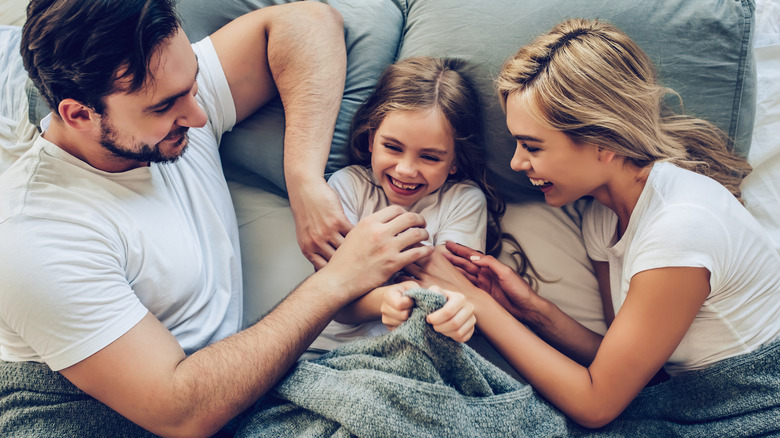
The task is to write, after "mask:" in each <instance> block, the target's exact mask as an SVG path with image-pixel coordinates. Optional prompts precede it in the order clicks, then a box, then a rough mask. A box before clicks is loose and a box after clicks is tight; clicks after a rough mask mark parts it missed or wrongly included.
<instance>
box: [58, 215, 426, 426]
mask: <svg viewBox="0 0 780 438" xmlns="http://www.w3.org/2000/svg"><path fill="white" fill-rule="evenodd" d="M424 226H425V220H424V219H423V218H422V216H420V215H418V214H414V213H407V212H405V211H404V210H403V209H402V208H401V207H398V206H391V207H388V208H386V209H383V210H381V211H379V212H377V213H375V214H373V215H371V216H369V217H368V218H366V219H364V220H363V221H361V223H360V224H359V225H358V226H356V227H355V229H354V230H353V231H352V232H351V233H350V235H349V236H348V237H347V238H346V239H345V240H344V242H343V244H342V246H341V248H340V249H339V250H338V252H337V253H336V254H334V256H333V258H332V259H331V261H330V263H328V265H327V266H326V267H325V268H323V269H321V270H320V271H318V272H317V273H315V274H313V275H312V276H311V277H309V278H308V279H307V280H306V281H304V282H303V283H302V284H301V285H300V286H299V287H298V288H297V289H296V290H295V291H294V292H292V293H291V294H290V295H289V296H288V297H287V298H286V299H285V300H284V301H282V302H281V303H280V304H279V305H278V306H277V307H276V308H275V309H274V310H273V311H272V312H271V313H270V314H269V315H268V316H266V317H265V318H263V319H262V320H261V321H259V322H258V323H257V324H255V325H254V326H252V327H250V328H248V329H246V330H244V331H242V332H240V333H237V334H235V335H233V336H230V337H228V338H226V339H223V340H222V341H219V342H216V343H214V344H212V345H211V346H209V347H206V348H204V349H202V350H200V351H198V352H196V353H194V354H192V355H190V356H188V357H185V355H184V352H183V351H182V349H181V348H180V347H179V345H178V343H177V342H176V339H175V338H174V337H173V335H171V333H170V332H169V331H168V330H167V329H166V328H165V327H164V326H163V325H162V324H161V323H160V322H159V321H158V320H157V319H156V318H155V317H154V316H152V315H150V314H148V315H146V317H144V319H143V320H142V321H141V322H140V323H138V324H137V325H136V326H135V327H134V328H132V329H131V330H130V331H129V332H127V333H125V334H124V335H123V336H121V337H120V338H119V339H117V340H116V341H114V342H113V343H111V344H110V345H108V346H107V347H105V348H103V349H102V350H100V351H98V352H97V353H95V354H94V355H92V356H90V357H88V358H87V359H84V360H83V361H81V362H79V363H77V364H75V365H73V366H71V367H69V368H66V369H64V370H61V373H62V374H63V375H64V376H65V377H66V378H67V379H68V380H70V381H71V382H73V383H74V384H75V385H76V386H77V387H79V388H80V389H82V390H83V391H85V392H86V393H88V394H90V395H91V396H93V397H95V398H96V399H98V400H100V401H102V402H103V403H105V404H106V405H108V406H109V407H110V408H112V409H114V410H116V411H117V412H119V413H120V414H122V415H124V416H125V417H127V418H128V419H130V420H131V421H133V422H135V423H136V424H138V425H140V426H142V427H144V428H146V429H148V430H150V431H151V432H153V433H156V434H159V435H165V436H209V435H211V434H213V433H215V432H216V431H218V430H219V429H220V428H221V427H222V426H223V425H224V424H226V423H227V421H229V420H230V419H231V418H233V417H234V416H236V415H238V414H239V413H241V412H242V411H244V410H245V409H246V408H248V407H249V406H250V405H251V404H252V403H254V402H255V401H256V400H257V399H258V398H259V397H260V396H261V395H262V394H264V393H265V392H266V391H268V389H269V388H270V387H271V386H272V385H273V384H274V383H275V382H276V381H277V380H278V379H279V378H280V377H281V376H282V375H283V374H284V373H285V372H286V371H287V370H288V368H289V367H290V366H291V365H292V364H293V363H294V361H295V360H296V358H298V356H299V355H300V354H301V353H302V352H303V351H304V349H305V348H306V347H307V346H308V345H309V344H310V343H311V342H312V341H313V340H314V338H315V337H316V336H317V334H319V332H320V331H321V330H322V329H323V328H324V326H325V325H326V324H327V323H328V322H329V321H330V319H331V318H332V317H333V315H334V314H335V313H336V311H337V310H338V309H339V308H340V307H341V306H343V305H344V304H346V303H348V302H350V301H353V300H354V299H356V298H358V297H359V296H361V295H362V294H364V293H365V292H366V291H369V290H371V289H374V288H375V287H377V286H379V285H380V284H382V283H383V282H384V281H386V280H387V279H388V278H389V277H390V275H392V274H393V273H394V272H396V271H397V270H399V269H400V268H401V267H403V266H406V265H408V264H410V263H413V262H414V261H416V260H418V259H420V258H422V257H424V256H427V255H429V254H430V251H431V249H430V248H429V247H426V246H423V245H416V244H417V243H418V242H420V241H422V240H425V239H427V238H428V234H427V232H426V231H425V229H424Z"/></svg>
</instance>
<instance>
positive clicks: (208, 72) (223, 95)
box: [192, 37, 236, 143]
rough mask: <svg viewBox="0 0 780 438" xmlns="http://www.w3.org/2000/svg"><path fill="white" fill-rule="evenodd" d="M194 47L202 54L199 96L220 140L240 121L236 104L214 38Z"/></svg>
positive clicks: (204, 40)
mask: <svg viewBox="0 0 780 438" xmlns="http://www.w3.org/2000/svg"><path fill="white" fill-rule="evenodd" d="M192 49H193V50H194V51H195V55H196V56H197V57H198V77H197V81H198V94H197V96H196V98H197V100H198V103H200V105H201V107H202V108H203V109H204V111H206V114H207V115H208V122H207V124H208V126H209V127H210V129H211V131H212V132H213V133H214V135H215V136H216V137H217V143H219V141H220V140H221V138H222V133H224V132H225V131H230V130H231V129H233V126H234V125H235V124H236V105H235V102H233V95H232V94H231V93H230V86H229V85H228V81H227V78H226V77H225V72H224V71H223V70H222V64H221V63H220V62H219V57H218V56H217V52H216V50H215V49H214V45H213V44H212V42H211V38H209V37H206V38H204V39H202V40H200V41H198V42H197V43H195V44H193V45H192Z"/></svg>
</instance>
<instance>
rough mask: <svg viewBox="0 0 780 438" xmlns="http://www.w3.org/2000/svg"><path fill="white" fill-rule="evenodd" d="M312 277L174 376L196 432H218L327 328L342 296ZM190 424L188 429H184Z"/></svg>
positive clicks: (186, 363)
mask: <svg viewBox="0 0 780 438" xmlns="http://www.w3.org/2000/svg"><path fill="white" fill-rule="evenodd" d="M316 280H317V279H316V278H315V279H312V278H310V279H309V280H307V281H305V282H304V283H303V284H302V285H301V286H300V287H299V288H298V289H296V290H295V291H294V292H293V293H291V294H290V295H289V296H288V297H287V298H286V299H285V300H283V301H282V302H281V303H279V305H278V306H277V307H276V308H275V309H274V310H273V311H271V312H270V313H269V314H268V315H267V316H265V317H264V318H263V319H262V320H260V321H259V322H257V323H256V324H255V325H253V326H251V327H249V328H247V329H246V330H244V331H242V332H240V333H237V334H235V335H233V336H230V337H228V338H226V339H223V340H222V341H219V342H216V343H214V344H212V345H211V346H209V347H206V348H204V349H202V350H200V351H198V352H196V353H194V354H193V355H191V356H189V357H188V358H186V359H185V360H183V361H182V362H181V363H179V365H178V366H177V367H176V370H175V372H174V375H173V380H174V382H175V383H174V386H173V390H174V393H176V394H178V402H179V403H180V406H182V409H181V412H187V417H188V419H190V420H193V419H194V420H195V422H194V423H193V424H191V425H189V426H188V427H191V430H193V431H201V432H199V433H202V432H203V431H211V432H212V433H213V432H216V430H218V429H219V428H220V427H222V425H224V424H225V423H227V422H228V421H229V420H230V419H231V418H233V417H235V416H236V415H238V414H239V413H241V412H242V411H244V410H245V409H246V408H248V407H249V406H251V405H252V404H253V403H254V402H255V401H256V400H257V399H258V398H260V397H261V396H262V395H263V394H265V393H266V392H267V391H268V390H269V389H270V388H271V387H272V386H273V385H274V384H275V383H276V382H277V381H278V380H279V378H281V377H282V376H283V375H284V373H285V372H286V371H287V370H288V369H289V367H290V366H291V365H293V364H294V363H295V361H296V360H297V359H298V357H299V356H300V355H301V354H302V353H303V351H304V350H305V349H306V347H308V345H309V344H310V343H311V342H312V341H313V340H314V338H315V337H316V336H317V335H318V334H319V333H320V332H321V331H322V329H323V328H324V327H325V325H326V324H327V323H328V322H329V321H330V318H331V317H332V316H333V314H334V313H335V312H336V310H337V309H338V307H339V305H340V304H343V303H340V302H339V301H338V300H334V299H332V298H330V299H328V298H327V297H328V296H329V295H328V293H327V291H324V290H317V289H316V288H317V286H318V285H319V283H317V281H316ZM185 429H186V428H185Z"/></svg>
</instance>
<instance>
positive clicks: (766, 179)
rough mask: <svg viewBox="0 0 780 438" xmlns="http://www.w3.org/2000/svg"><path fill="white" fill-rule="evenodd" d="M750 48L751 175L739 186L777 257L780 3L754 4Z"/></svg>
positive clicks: (779, 219) (779, 217)
mask: <svg viewBox="0 0 780 438" xmlns="http://www.w3.org/2000/svg"><path fill="white" fill-rule="evenodd" d="M754 45H755V56H756V73H757V77H758V83H757V89H758V97H757V102H756V119H755V127H754V129H753V139H752V143H751V146H750V154H749V155H748V161H749V162H750V164H751V165H752V166H753V173H751V174H750V175H748V177H747V178H745V181H744V182H743V183H742V198H743V199H744V200H745V206H746V207H747V208H748V210H749V211H750V212H751V213H752V214H753V216H755V217H756V219H758V221H759V222H760V223H761V225H763V226H764V228H765V229H766V230H767V232H768V233H769V236H770V237H771V239H772V241H773V243H774V245H775V249H776V250H777V251H778V253H780V137H779V136H778V135H777V133H778V132H780V0H757V1H756V36H755V39H754Z"/></svg>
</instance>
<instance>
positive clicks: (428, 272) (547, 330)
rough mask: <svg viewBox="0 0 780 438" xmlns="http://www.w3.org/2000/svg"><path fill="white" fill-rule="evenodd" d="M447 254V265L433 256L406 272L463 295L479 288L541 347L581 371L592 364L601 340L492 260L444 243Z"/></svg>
mask: <svg viewBox="0 0 780 438" xmlns="http://www.w3.org/2000/svg"><path fill="white" fill-rule="evenodd" d="M447 248H448V250H449V251H450V254H452V255H451V256H448V255H447V254H444V256H445V257H446V258H447V260H444V259H443V258H440V257H439V256H438V255H437V254H436V253H434V255H432V256H431V257H428V258H426V259H425V260H424V261H419V262H418V263H417V264H416V265H417V266H418V268H417V271H415V270H414V269H415V268H409V267H407V270H411V271H412V273H413V275H415V276H418V278H421V279H424V281H425V284H426V285H431V284H436V285H439V286H441V287H444V288H446V289H450V290H457V291H461V292H463V291H464V290H467V289H466V288H470V287H472V283H473V284H474V285H476V287H477V288H478V289H476V290H479V289H481V290H482V291H485V292H487V294H488V295H489V296H490V297H491V298H492V299H493V300H494V301H496V302H497V303H498V304H499V305H500V306H501V307H503V308H504V309H506V311H508V312H509V313H510V314H511V315H512V316H513V317H514V318H516V319H518V320H520V321H521V322H522V323H523V324H525V325H526V326H528V327H530V328H531V329H532V330H533V331H534V332H536V334H537V335H538V336H540V337H541V338H542V339H543V340H544V341H545V342H547V343H549V344H550V345H552V346H554V347H555V348H556V349H558V350H559V351H561V352H563V353H564V354H566V355H567V356H569V357H570V358H572V359H574V360H575V361H576V362H578V363H580V364H582V365H586V366H587V365H589V364H590V363H591V362H592V361H593V358H594V357H595V356H596V351H597V350H598V347H599V344H600V343H601V339H602V336H601V335H600V334H598V333H596V332H594V331H592V330H590V329H588V328H587V327H585V326H583V325H582V324H580V323H579V322H577V321H576V320H575V319H573V318H571V317H570V316H569V315H567V314H566V313H564V312H563V311H562V310H560V308H558V307H557V306H556V305H555V304H553V303H552V302H550V301H549V300H546V299H544V298H542V297H540V296H539V295H537V294H536V292H535V291H534V290H533V289H532V288H531V286H530V285H529V284H528V283H527V282H526V281H525V280H523V279H522V278H521V277H520V276H519V275H517V273H516V272H515V271H514V270H513V269H512V268H510V267H509V266H507V265H505V264H503V263H501V262H499V261H498V260H496V259H495V258H493V257H491V256H485V255H484V254H482V253H479V252H477V251H474V250H472V249H471V248H467V247H464V246H462V245H457V244H453V243H448V244H447ZM472 258H474V259H473V260H472ZM453 265H454V266H453ZM420 266H424V267H423V268H421V267H420ZM456 266H457V268H458V269H456V268H455V267H456ZM418 271H419V272H418ZM458 271H460V272H458ZM461 274H462V275H461ZM464 293H465V292H464ZM466 295H469V294H468V293H467V294H466Z"/></svg>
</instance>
